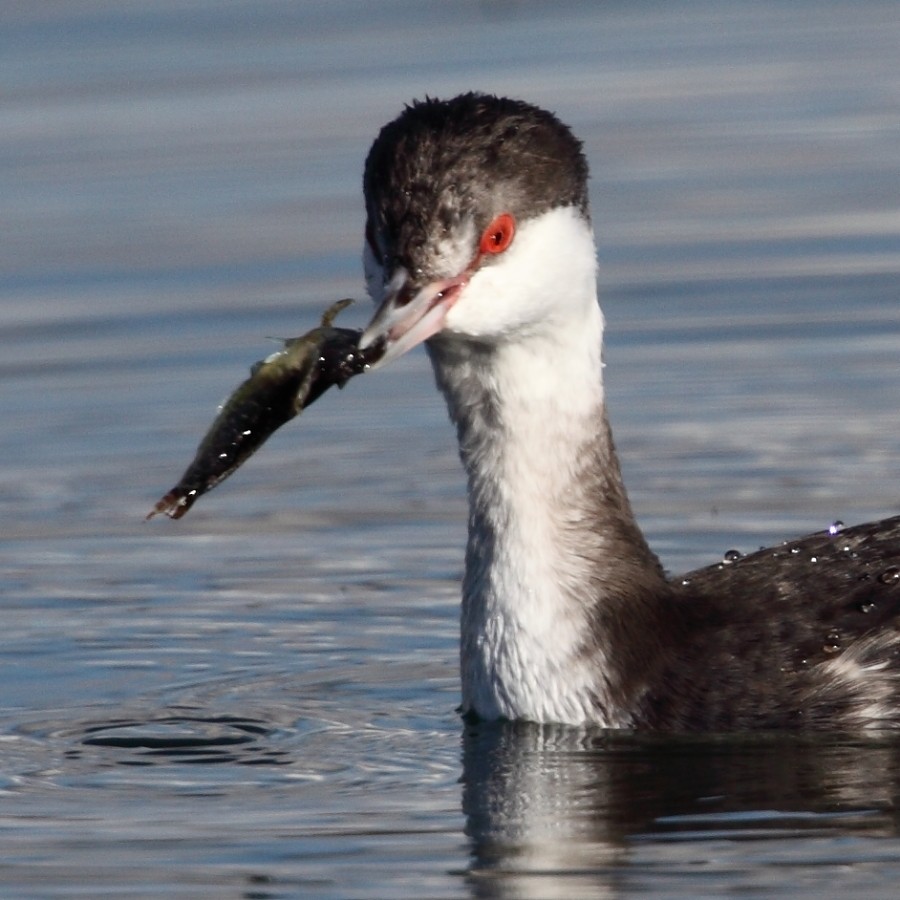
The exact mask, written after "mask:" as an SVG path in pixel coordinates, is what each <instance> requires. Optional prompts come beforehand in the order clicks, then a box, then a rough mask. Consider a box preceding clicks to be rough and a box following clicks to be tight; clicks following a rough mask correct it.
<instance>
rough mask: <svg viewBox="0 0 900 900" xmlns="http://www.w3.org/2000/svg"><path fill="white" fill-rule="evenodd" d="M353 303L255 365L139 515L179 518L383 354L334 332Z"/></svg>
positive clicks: (354, 335)
mask: <svg viewBox="0 0 900 900" xmlns="http://www.w3.org/2000/svg"><path fill="white" fill-rule="evenodd" d="M352 302H353V301H352V300H350V299H344V300H338V301H337V302H336V303H334V304H332V305H331V306H330V307H329V308H328V309H327V310H326V311H325V313H324V314H323V315H322V320H321V324H320V325H319V326H318V327H316V328H313V329H312V330H311V331H308V332H307V333H306V334H304V335H301V336H300V337H296V338H289V339H288V340H286V341H284V346H283V347H282V348H281V349H280V350H277V351H276V352H275V353H273V354H271V355H270V356H268V357H266V358H265V359H263V360H260V361H259V362H257V363H255V364H254V365H253V366H252V367H251V369H250V377H249V378H247V379H246V380H245V381H243V382H241V384H239V385H238V386H237V388H235V390H234V391H233V392H232V394H231V395H230V396H229V397H228V399H227V400H226V401H225V402H224V403H223V404H222V406H221V407H220V408H219V413H218V415H217V416H216V418H215V419H214V421H213V423H212V425H210V427H209V429H208V430H207V432H206V434H205V436H204V437H203V440H201V441H200V444H199V446H198V447H197V451H196V453H195V455H194V459H193V461H192V462H191V464H190V465H189V466H188V467H187V469H185V471H184V474H183V475H182V476H181V479H180V481H179V482H178V484H176V485H175V487H173V488H172V490H170V491H169V492H168V493H167V494H164V495H163V496H162V497H161V498H160V500H159V501H158V502H157V503H156V505H155V506H154V507H153V509H151V510H150V512H149V513H148V514H147V519H152V518H153V517H154V516H155V515H157V514H159V513H165V515H167V516H168V517H169V518H170V519H180V518H181V517H182V516H183V515H184V514H185V513H186V512H187V511H188V510H189V509H190V508H191V507H192V506H193V505H194V503H195V502H196V501H197V499H198V498H199V497H200V496H202V495H203V494H205V493H206V492H207V491H210V490H212V488H214V487H215V486H216V485H217V484H219V483H221V482H222V481H224V480H225V479H226V478H227V477H228V476H229V475H231V474H232V473H233V472H235V471H236V470H237V469H238V468H239V467H240V466H241V465H243V463H245V462H246V461H247V459H249V458H250V456H252V455H253V454H254V453H255V452H256V451H257V450H258V449H259V448H260V447H261V446H262V445H263V444H264V443H265V442H266V440H268V438H269V437H270V436H271V435H272V434H273V433H274V432H275V431H276V430H277V429H279V428H280V427H281V426H282V425H284V424H285V422H289V421H290V420H291V419H293V418H294V417H295V416H297V415H299V414H300V413H301V412H302V411H303V410H304V409H305V408H306V407H307V406H309V405H310V404H311V403H313V402H314V401H315V400H317V399H318V398H319V397H321V396H322V394H323V393H325V391H326V390H328V388H330V387H332V386H333V385H337V386H338V387H343V386H344V385H345V384H346V383H347V381H349V380H350V379H351V378H352V377H353V376H355V375H359V374H360V373H362V372H364V371H365V370H366V369H367V368H368V367H369V366H370V365H371V364H372V363H374V362H375V361H377V359H378V357H379V356H380V355H381V353H382V352H383V349H382V348H381V347H379V346H377V345H376V346H374V347H368V348H366V349H365V350H361V349H360V348H359V338H360V335H361V333H362V332H360V331H355V330H352V329H349V328H335V327H334V326H333V324H332V323H333V322H334V319H335V318H336V316H337V315H338V313H340V312H341V311H342V310H343V309H345V308H346V307H347V306H349V305H350V304H351V303H352Z"/></svg>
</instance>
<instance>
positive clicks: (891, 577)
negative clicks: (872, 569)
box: [878, 566, 900, 584]
mask: <svg viewBox="0 0 900 900" xmlns="http://www.w3.org/2000/svg"><path fill="white" fill-rule="evenodd" d="M878 580H879V581H880V582H881V583H882V584H897V582H900V566H889V567H888V568H887V569H885V570H884V571H883V572H882V573H881V574H880V575H879V576H878Z"/></svg>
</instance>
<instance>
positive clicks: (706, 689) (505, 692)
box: [360, 94, 900, 731]
mask: <svg viewBox="0 0 900 900" xmlns="http://www.w3.org/2000/svg"><path fill="white" fill-rule="evenodd" d="M587 178H588V167H587V163H586V161H585V157H584V155H583V152H582V148H581V144H580V143H579V142H578V141H577V140H576V138H575V137H574V136H573V134H572V133H571V131H570V130H569V129H568V128H567V127H566V126H565V125H563V124H562V123H561V122H560V121H559V120H558V119H557V118H556V117H555V116H554V115H553V114H551V113H549V112H546V111H544V110H542V109H539V108H537V107H534V106H531V105H529V104H526V103H523V102H520V101H516V100H509V99H502V98H497V97H493V96H488V95H484V94H465V95H462V96H459V97H456V98H455V99H452V100H448V101H439V100H432V99H427V100H425V101H423V102H416V103H413V104H412V105H411V106H409V107H407V108H406V109H405V110H404V111H403V113H402V114H401V115H400V116H399V117H398V118H397V119H396V120H395V121H393V122H390V123H389V124H388V125H386V126H385V127H384V128H383V129H382V130H381V132H380V134H379V135H378V137H377V138H376V140H375V142H374V144H373V145H372V148H371V150H370V152H369V154H368V157H367V159H366V164H365V173H364V178H363V186H364V193H365V202H366V212H367V222H366V242H365V248H364V267H365V274H366V283H367V289H368V291H369V294H370V295H371V297H372V299H373V300H374V301H375V302H376V304H377V310H376V312H375V315H374V317H373V319H372V321H371V323H370V325H369V326H368V328H367V329H366V330H365V332H364V334H363V337H362V340H361V342H360V346H361V347H363V348H365V347H371V346H375V345H376V344H377V343H378V342H381V344H382V345H383V347H384V355H383V357H382V359H381V361H380V362H379V363H378V365H383V364H384V363H385V362H388V361H389V360H391V359H393V358H395V357H397V356H399V355H400V354H401V353H404V352H405V351H406V350H408V349H410V348H411V347H413V346H415V345H416V344H418V343H421V342H423V341H424V342H426V346H427V350H428V354H429V356H430V358H431V362H432V365H433V368H434V373H435V377H436V381H437V385H438V387H439V388H440V390H441V391H442V392H443V394H444V397H445V398H446V402H447V407H448V410H449V414H450V418H451V420H452V421H453V423H454V424H455V426H456V430H457V435H458V439H459V450H460V455H461V458H462V462H463V465H464V468H465V471H466V475H467V478H468V502H469V524H468V544H467V549H466V562H465V576H464V579H463V587H462V617H461V629H462V639H461V652H460V655H461V674H462V694H463V696H462V710H463V712H464V713H465V714H468V715H471V716H476V717H480V718H484V719H526V720H532V721H536V722H554V723H561V724H571V725H587V724H594V725H599V726H603V727H608V728H632V729H660V730H718V731H729V730H747V729H768V728H772V729H781V728H833V729H858V728H895V727H898V726H900V692H898V689H897V683H898V673H900V634H898V624H900V517H897V518H894V519H887V520H885V521H882V522H878V523H874V524H869V525H861V526H857V527H855V528H849V529H843V530H841V531H840V532H839V533H831V532H824V533H821V534H815V535H812V536H809V537H806V538H803V539H801V540H799V541H796V542H794V543H789V544H784V545H782V546H779V547H775V548H772V549H769V550H763V551H760V552H758V553H754V554H752V555H750V556H747V557H744V558H742V559H740V560H738V561H735V562H732V563H730V564H723V565H714V566H711V567H709V568H706V569H701V570H698V571H696V572H691V573H689V574H687V575H684V576H680V577H677V578H673V579H669V578H667V576H666V575H665V573H664V572H663V569H662V567H661V566H660V564H659V561H658V560H657V558H656V557H655V556H654V554H653V552H652V551H651V550H650V548H649V547H648V545H647V542H646V541H645V539H644V537H643V535H642V533H641V531H640V529H639V527H638V525H637V523H636V521H635V518H634V515H633V513H632V510H631V506H630V504H629V501H628V497H627V495H626V492H625V487H624V484H623V482H622V476H621V472H620V469H619V462H618V459H617V456H616V451H615V447H614V445H613V440H612V436H611V433H610V427H609V422H608V419H607V414H606V408H605V405H604V393H603V363H602V361H601V343H602V337H603V316H602V313H601V310H600V307H599V305H598V301H597V292H596V282H595V274H596V272H595V268H596V262H595V251H594V240H593V233H592V228H591V221H590V213H589V209H588V193H587ZM834 531H837V529H832V532H834Z"/></svg>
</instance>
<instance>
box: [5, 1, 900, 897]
mask: <svg viewBox="0 0 900 900" xmlns="http://www.w3.org/2000/svg"><path fill="white" fill-rule="evenodd" d="M0 20H2V27H0V85H2V88H3V89H2V93H0V197H2V202H0V235H2V239H0V377H2V384H3V388H4V389H3V390H2V391H0V421H2V422H3V423H4V427H3V429H2V430H0V460H2V466H0V520H2V523H3V525H2V530H0V571H2V584H0V589H2V609H3V617H2V633H0V686H2V690H0V893H2V894H3V895H4V896H9V897H22V898H26V897H28V898H30V897H35V898H36V897H41V898H46V897H91V898H96V897H152V896H165V897H179V898H180V897H185V898H187V897H203V898H229V897H234V898H238V897H256V898H262V897H266V898H286V897H322V898H344V897H363V896H365V897H391V898H396V897H409V898H422V897H498V896H499V897H511V898H512V897H515V898H524V897H541V898H549V897H559V898H566V900H571V898H578V897H590V898H597V897H626V896H639V897H659V898H663V897H665V898H696V897H701V896H702V897H723V896H734V895H738V894H739V895H741V896H743V897H778V896H791V897H800V898H803V897H810V898H816V900H821V898H824V897H838V896H840V897H847V896H860V897H861V896H865V897H885V898H887V897H893V896H896V885H897V883H898V880H900V841H898V836H897V835H898V821H897V815H896V812H895V798H896V796H897V786H898V784H900V766H898V750H900V746H898V744H897V743H896V741H894V740H891V739H889V738H867V739H862V738H855V737H850V738H847V737H841V738H837V737H834V736H823V737H816V738H812V737H794V738H784V737H778V736H771V735H755V736H743V737H732V738H716V737H709V736H707V737H703V738H691V739H686V738H665V739H663V738H653V739H648V738H640V739H639V738H637V737H634V736H629V735H615V734H607V733H603V732H585V731H579V730H573V729H563V728H553V727H538V726H527V725H519V726H513V725H494V726H488V725H482V726H465V725H464V724H463V723H462V722H461V721H460V719H459V718H458V716H457V713H456V705H457V703H458V660H457V652H458V650H457V647H458V635H457V628H458V582H459V577H460V573H461V568H462V546H463V541H464V536H465V517H466V510H465V497H464V486H463V481H462V477H461V473H460V470H459V464H458V461H457V458H456V451H455V447H454V444H453V435H452V431H451V429H450V427H449V426H448V424H447V423H446V415H445V412H444V410H443V408H442V406H441V402H440V400H439V398H438V397H437V395H436V393H435V391H434V388H433V385H432V380H431V375H430V372H429V371H428V364H427V360H426V358H425V355H424V353H422V351H421V350H419V351H415V352H413V353H411V354H410V355H409V356H407V357H405V358H403V359H400V360H398V361H397V362H396V363H395V364H394V365H392V366H391V367H389V368H388V369H386V370H385V371H383V372H379V373H377V374H373V375H371V376H368V375H367V376H365V377H361V378H358V379H355V380H354V381H353V382H352V383H350V384H349V385H348V386H347V387H346V388H345V389H344V391H343V392H337V391H333V392H332V393H331V394H329V395H327V396H326V397H325V398H323V399H322V400H321V401H319V402H318V403H317V404H316V405H315V406H314V407H312V408H311V409H310V410H309V411H308V412H307V413H306V414H305V415H304V416H303V417H302V418H301V419H300V420H299V421H297V422H295V423H292V424H291V425H290V426H288V427H286V428H285V429H283V430H282V431H280V432H279V433H278V434H276V435H275V436H274V437H273V438H272V440H271V441H270V442H269V444H267V445H266V447H265V449H264V450H263V451H261V452H260V453H259V454H258V455H257V456H256V457H254V459H253V460H252V461H251V462H250V463H248V465H247V466H246V467H245V468H244V469H242V470H241V471H240V472H239V473H238V474H237V475H235V476H234V477H233V478H232V479H231V480H230V481H229V482H227V483H226V484H224V485H222V486H221V487H219V488H218V489H217V490H216V491H215V492H214V493H213V494H211V495H210V496H208V497H205V498H203V499H202V500H201V501H200V502H199V503H198V504H197V506H196V507H195V508H194V509H193V510H192V511H191V513H190V514H189V515H188V516H187V517H186V518H185V519H183V520H181V521H179V522H170V521H168V520H164V519H155V520H152V521H150V522H145V521H144V516H145V515H146V513H147V512H148V511H149V509H150V507H151V505H152V504H153V503H154V502H155V500H156V499H157V498H158V497H159V496H160V495H161V494H162V493H163V492H164V491H165V490H166V489H168V488H169V487H171V485H172V484H173V483H174V482H175V480H176V479H177V477H178V475H179V474H180V473H181V470H182V469H183V467H184V466H185V465H186V464H187V462H188V461H189V459H190V457H191V455H192V453H193V450H194V447H195V446H196V443H197V441H198V440H199V438H200V436H201V434H202V432H203V430H204V429H205V427H206V425H207V424H208V423H209V421H210V420H211V418H212V415H213V414H214V412H215V409H216V405H217V404H218V403H219V402H220V401H221V400H222V398H223V397H224V396H226V395H227V393H228V392H229V391H230V390H231V388H233V387H234V386H235V385H236V384H237V383H238V382H239V381H240V380H241V379H242V378H243V377H244V376H245V373H246V370H247V367H248V366H249V364H250V363H252V362H253V361H254V360H256V359H258V358H260V357H262V356H264V355H266V354H267V353H269V352H271V350H272V348H273V346H274V345H273V343H272V341H271V340H270V338H279V337H288V336H292V335H296V334H300V333H302V332H304V331H306V330H307V329H308V328H310V327H312V326H313V325H314V324H315V322H316V320H317V318H318V315H319V314H320V312H321V310H322V309H323V308H324V307H325V306H326V305H327V304H328V303H330V302H331V301H333V300H334V299H336V298H338V297H342V296H347V295H350V296H357V297H361V295H362V279H361V273H360V263H359V255H360V246H361V234H362V226H363V212H362V202H361V186H360V173H361V168H362V162H363V159H364V157H365V153H366V151H367V149H368V145H369V143H370V142H371V140H372V138H373V136H374V135H375V133H376V132H377V130H378V128H379V127H380V126H381V125H382V124H383V123H384V122H386V121H388V120H389V119H390V118H392V117H393V116H394V115H396V114H397V112H398V111H399V110H400V108H401V106H402V104H403V103H404V102H407V101H409V100H410V99H412V98H413V97H422V96H424V95H426V94H429V95H437V96H447V95H451V94H453V93H456V92H458V91H461V90H468V89H472V88H477V89H482V90H488V91H494V92H498V93H506V94H511V95H515V96H519V97H524V98H526V99H529V100H531V101H533V102H536V103H538V104H541V105H545V106H547V107H549V108H551V109H553V110H555V111H556V112H557V113H558V114H559V115H560V116H561V117H562V118H563V119H564V120H565V121H566V122H568V123H569V124H571V125H572V126H573V128H574V129H575V130H576V132H577V133H578V135H579V136H580V137H581V138H582V139H583V140H584V143H585V152H586V154H587V156H588V158H589V160H590V162H591V165H592V171H593V179H592V182H591V191H592V202H593V208H594V224H595V228H596V232H597V238H598V256H599V260H600V287H601V292H602V298H603V308H604V313H605V316H606V320H607V351H606V361H607V386H608V391H609V402H610V410H611V415H612V419H613V425H614V428H615V431H616V435H617V443H618V446H619V449H620V452H621V454H622V457H623V465H624V469H625V475H626V480H627V482H628V486H629V490H630V492H631V496H632V499H633V501H634V505H635V508H636V511H637V513H638V516H639V518H640V521H641V523H642V525H643V526H644V528H645V529H646V531H647V533H648V535H649V537H650V540H651V543H652V544H653V546H654V547H655V548H656V549H657V550H658V552H659V553H660V555H661V557H662V559H663V561H664V563H665V565H666V566H667V567H668V568H669V569H671V570H672V571H673V572H677V571H680V570H686V569H688V568H691V567H694V566H698V565H701V564H704V563H707V562H710V561H713V560H715V559H717V558H720V557H721V554H722V553H723V552H724V551H725V550H727V549H729V548H731V547H736V548H738V549H741V550H744V551H746V550H752V549H755V548H756V547H757V546H759V545H761V544H769V543H773V542H777V541H779V540H782V539H785V538H787V537H790V536H795V535H797V534H801V533H804V532H806V531H811V530H815V529H819V528H822V527H824V526H826V525H827V524H828V523H829V522H831V521H833V520H835V519H842V520H844V521H847V522H851V521H861V520H867V519H874V518H880V517H882V516H885V515H889V514H894V513H896V512H897V510H898V506H900V490H898V488H897V484H898V481H897V476H898V471H900V462H898V460H900V432H898V428H897V422H898V409H900V405H898V400H897V398H898V385H900V381H898V372H900V369H898V365H897V360H898V358H900V302H898V300H900V293H898V285H900V205H898V197H900V191H898V185H900V66H898V65H897V61H898V51H897V48H898V47H900V17H898V16H897V14H896V5H895V4H894V3H892V2H883V3H878V2H862V3H854V2H849V0H835V2H825V3H816V4H811V3H789V2H787V0H783V2H773V3H767V4H757V3H750V2H738V3H729V4H716V3H707V2H702V0H696V2H688V3H682V4H660V3H634V4H610V3H602V4H600V3H595V2H590V0H572V2H562V3H553V4H549V3H539V2H536V0H520V2H505V3H484V2H476V0H456V2H449V3H421V2H420V3H414V2H411V0H383V2H380V3H378V4H372V3H362V2H351V0H334V2H329V3H327V4H325V3H321V4H317V3H294V2H287V0H284V2H280V0H262V2H256V3H252V4H248V3H220V2H213V0H207V2H203V0H190V2H178V3H176V2H168V0H164V2H158V3H152V4H147V3H138V2H134V0H117V2H115V3H112V2H107V0H71V2H67V3H64V4H62V3H29V4H24V3H19V4H7V5H6V8H5V9H4V10H3V12H2V13H0ZM367 314H368V309H366V307H365V305H364V304H361V305H360V306H358V307H357V308H356V309H354V310H351V311H349V312H348V313H346V314H345V323H346V324H348V325H351V326H352V325H361V324H362V323H363V322H364V321H365V320H366V317H367Z"/></svg>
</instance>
